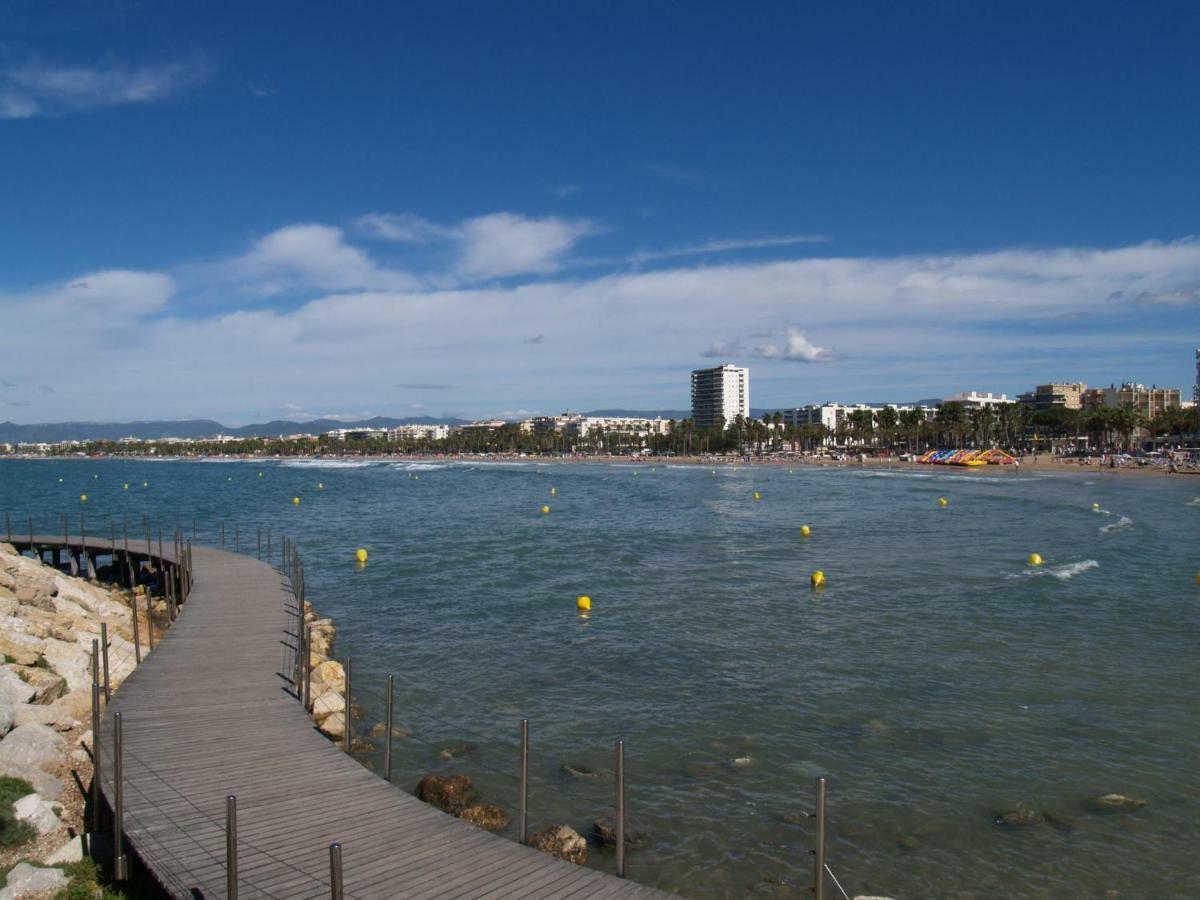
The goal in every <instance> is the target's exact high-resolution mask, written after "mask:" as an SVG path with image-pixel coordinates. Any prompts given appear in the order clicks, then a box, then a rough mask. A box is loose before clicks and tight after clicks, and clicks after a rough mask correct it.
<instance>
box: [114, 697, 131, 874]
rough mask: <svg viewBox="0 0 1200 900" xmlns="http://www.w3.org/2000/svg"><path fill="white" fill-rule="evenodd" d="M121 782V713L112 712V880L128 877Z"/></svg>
mask: <svg viewBox="0 0 1200 900" xmlns="http://www.w3.org/2000/svg"><path fill="white" fill-rule="evenodd" d="M124 790H125V789H124V786H123V785H122V784H121V714H120V713H119V712H118V713H113V795H114V800H113V880H114V881H124V880H125V879H126V878H127V877H128V874H129V873H128V872H127V871H126V866H125V845H124V840H125V793H124Z"/></svg>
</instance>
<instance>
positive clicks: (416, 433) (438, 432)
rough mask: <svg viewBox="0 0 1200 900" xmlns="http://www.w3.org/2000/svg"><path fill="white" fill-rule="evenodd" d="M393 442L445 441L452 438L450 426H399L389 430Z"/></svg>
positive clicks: (389, 437)
mask: <svg viewBox="0 0 1200 900" xmlns="http://www.w3.org/2000/svg"><path fill="white" fill-rule="evenodd" d="M387 436H388V440H392V441H444V440H445V439H446V438H448V437H449V436H450V426H449V425H397V426H396V427H395V428H390V429H388V433H387Z"/></svg>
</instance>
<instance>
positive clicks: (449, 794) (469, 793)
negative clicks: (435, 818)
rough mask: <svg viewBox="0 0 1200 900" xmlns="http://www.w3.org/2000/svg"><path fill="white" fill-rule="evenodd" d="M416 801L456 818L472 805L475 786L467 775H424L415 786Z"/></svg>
mask: <svg viewBox="0 0 1200 900" xmlns="http://www.w3.org/2000/svg"><path fill="white" fill-rule="evenodd" d="M417 799H418V800H424V801H425V802H426V803H428V804H429V805H431V806H436V807H437V808H438V809H440V810H442V812H448V813H450V815H452V816H458V815H461V814H462V811H463V810H464V809H466V808H467V807H468V806H471V805H472V801H473V800H474V799H475V785H474V784H473V783H472V781H471V778H470V776H468V775H426V776H425V777H424V778H422V779H421V782H420V784H418V785H417Z"/></svg>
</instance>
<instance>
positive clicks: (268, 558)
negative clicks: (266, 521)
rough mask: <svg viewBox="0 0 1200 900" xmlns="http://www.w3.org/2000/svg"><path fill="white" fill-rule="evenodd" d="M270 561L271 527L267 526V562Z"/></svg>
mask: <svg viewBox="0 0 1200 900" xmlns="http://www.w3.org/2000/svg"><path fill="white" fill-rule="evenodd" d="M270 561H271V526H270V525H268V526H267V562H270Z"/></svg>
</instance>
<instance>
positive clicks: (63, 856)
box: [46, 834, 83, 866]
mask: <svg viewBox="0 0 1200 900" xmlns="http://www.w3.org/2000/svg"><path fill="white" fill-rule="evenodd" d="M81 859H83V836H82V835H78V834H77V835H75V837H73V838H71V839H70V840H69V841H67V842H66V843H65V844H63V845H62V846H61V847H59V848H58V849H57V850H55V851H54V852H53V853H51V854H50V855H49V856H47V857H46V864H47V865H50V866H61V865H65V864H67V863H74V862H79V861H80V860H81Z"/></svg>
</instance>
